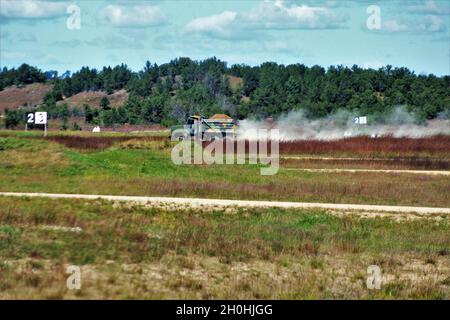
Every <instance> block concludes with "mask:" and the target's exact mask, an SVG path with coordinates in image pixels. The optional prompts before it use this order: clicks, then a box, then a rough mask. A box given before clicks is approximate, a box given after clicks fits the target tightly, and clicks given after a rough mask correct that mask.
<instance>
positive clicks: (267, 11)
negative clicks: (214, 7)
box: [245, 2, 347, 29]
mask: <svg viewBox="0 0 450 320" xmlns="http://www.w3.org/2000/svg"><path fill="white" fill-rule="evenodd" d="M245 18H246V19H245V20H247V22H248V23H249V24H250V25H252V26H254V27H259V28H264V29H336V28H343V27H345V22H346V21H347V19H346V18H345V17H342V16H340V15H337V14H336V13H334V12H333V11H332V10H331V9H328V8H325V7H313V6H308V5H302V6H296V5H292V6H290V7H286V6H285V5H284V4H283V2H275V4H274V3H272V2H265V3H263V4H261V5H260V6H258V7H256V8H254V9H253V10H251V11H250V13H249V14H248V15H247V17H245Z"/></svg>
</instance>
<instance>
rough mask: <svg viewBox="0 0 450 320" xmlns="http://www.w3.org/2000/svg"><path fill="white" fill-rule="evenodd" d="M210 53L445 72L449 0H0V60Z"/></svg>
mask: <svg viewBox="0 0 450 320" xmlns="http://www.w3.org/2000/svg"><path fill="white" fill-rule="evenodd" d="M213 56H215V57H217V58H219V59H221V60H224V61H226V62H227V63H228V65H232V64H235V63H237V64H241V63H243V64H248V65H258V64H261V63H263V62H266V61H274V62H277V63H280V64H294V63H302V64H305V65H308V66H312V65H316V64H317V65H321V66H323V67H328V66H330V65H345V66H352V65H354V64H356V65H359V66H361V67H364V68H375V69H377V68H380V67H382V66H384V65H388V64H389V65H393V66H395V67H408V68H410V69H412V70H414V72H415V73H416V74H429V73H433V74H436V75H439V76H442V75H450V0H378V1H376V0H371V1H368V0H354V1H344V0H320V1H319V0H317V1H314V0H304V1H301V0H241V1H235V0H153V1H142V0H141V1H135V0H109V1H107V0H77V1H65V0H64V1H63V0H52V1H50V0H0V66H1V67H4V66H6V67H8V68H11V67H17V66H19V65H20V64H22V63H28V64H31V65H34V66H37V67H39V68H40V69H42V70H44V71H47V70H57V71H59V72H60V73H62V72H64V71H66V70H71V71H76V70H78V69H80V68H81V67H82V66H89V67H95V68H101V67H103V66H108V65H111V66H114V65H117V64H120V63H125V64H127V65H128V66H129V67H130V68H131V69H133V70H135V71H137V70H141V69H142V68H143V66H144V64H145V62H146V61H147V60H149V61H150V62H152V63H157V64H162V63H166V62H169V61H170V60H172V59H175V58H177V57H190V58H192V59H196V60H200V59H205V58H208V57H213Z"/></svg>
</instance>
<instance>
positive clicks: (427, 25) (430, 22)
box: [375, 15, 447, 33]
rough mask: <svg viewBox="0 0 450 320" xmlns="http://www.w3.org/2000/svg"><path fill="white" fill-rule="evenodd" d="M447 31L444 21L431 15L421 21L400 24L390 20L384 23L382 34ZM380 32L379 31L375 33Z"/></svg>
mask: <svg viewBox="0 0 450 320" xmlns="http://www.w3.org/2000/svg"><path fill="white" fill-rule="evenodd" d="M445 30H447V26H446V24H445V21H444V19H442V18H441V17H439V16H434V15H429V16H426V17H425V18H424V19H421V20H420V21H417V20H416V21H413V22H399V21H397V20H388V21H385V22H383V24H382V26H381V30H380V31H381V32H387V33H395V32H411V33H433V32H443V31H445ZM375 32H378V31H375Z"/></svg>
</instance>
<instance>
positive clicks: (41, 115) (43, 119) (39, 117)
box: [34, 112, 47, 137]
mask: <svg viewBox="0 0 450 320" xmlns="http://www.w3.org/2000/svg"><path fill="white" fill-rule="evenodd" d="M34 123H35V124H43V125H44V137H46V136H47V112H36V113H35V114H34Z"/></svg>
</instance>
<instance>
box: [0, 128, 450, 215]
mask: <svg viewBox="0 0 450 320" xmlns="http://www.w3.org/2000/svg"><path fill="white" fill-rule="evenodd" d="M336 145H338V144H336ZM441 146H444V145H443V144H441ZM171 148H172V143H171V142H170V141H168V140H167V139H166V138H164V137H155V136H145V137H140V136H125V135H118V136H117V137H115V136H113V135H111V134H105V136H104V137H102V136H99V137H91V136H86V137H82V138H79V137H76V136H62V135H51V136H49V137H48V138H47V139H43V138H41V137H39V138H38V137H36V136H34V135H31V136H28V135H27V136H24V135H22V134H21V135H18V136H13V135H8V136H6V137H3V138H0V150H1V151H0V190H1V191H10V192H12V191H15V192H52V193H86V194H112V195H144V196H179V197H202V198H224V199H248V200H283V201H305V202H334V203H365V204H386V205H389V204H390V205H413V206H430V207H449V206H450V202H449V198H448V193H449V190H450V184H449V183H450V182H449V179H448V176H429V175H413V174H403V173H402V174H400V173H398V174H395V173H393V174H384V173H319V172H317V173H316V172H303V171H289V170H287V169H288V168H305V167H312V168H314V167H319V163H321V162H320V160H317V161H315V160H296V159H294V160H289V159H285V160H283V159H282V161H281V169H280V171H279V172H278V174H277V175H275V176H261V175H260V168H261V165H249V164H246V165H212V166H208V165H196V166H194V165H181V166H177V165H174V164H173V163H172V161H171V159H170V153H171ZM433 150H434V151H433ZM437 150H438V151H436V149H430V150H429V151H427V152H429V153H428V155H429V158H424V159H422V158H420V159H415V160H413V159H409V160H406V161H404V162H401V161H400V160H395V159H394V161H390V160H389V161H388V160H386V161H385V162H381V164H379V163H380V161H378V160H377V159H373V160H370V157H369V158H366V160H364V162H362V163H363V164H359V165H358V164H354V163H352V162H350V163H345V161H344V163H345V166H344V167H345V168H350V167H353V166H357V167H358V168H361V167H363V165H364V166H365V167H368V168H371V169H373V168H407V169H433V170H438V169H439V170H447V169H448V156H447V154H448V153H444V151H446V150H447V149H446V148H445V146H444V147H441V149H437ZM441 151H442V153H441ZM299 156H300V157H302V156H303V155H302V154H300V155H299ZM433 157H438V158H439V159H438V160H436V159H432V158H433ZM308 161H309V162H308ZM322 162H326V161H322ZM354 162H357V161H354ZM341 163H342V162H341ZM388 163H395V165H390V164H388ZM335 166H337V164H336V163H331V164H327V165H326V166H324V167H331V168H332V167H335Z"/></svg>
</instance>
